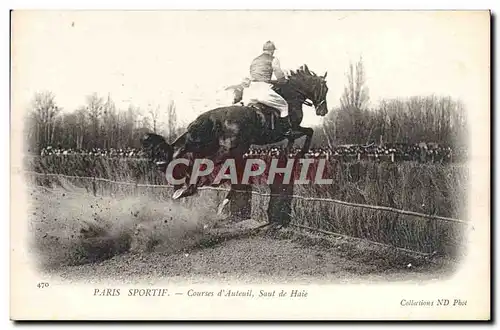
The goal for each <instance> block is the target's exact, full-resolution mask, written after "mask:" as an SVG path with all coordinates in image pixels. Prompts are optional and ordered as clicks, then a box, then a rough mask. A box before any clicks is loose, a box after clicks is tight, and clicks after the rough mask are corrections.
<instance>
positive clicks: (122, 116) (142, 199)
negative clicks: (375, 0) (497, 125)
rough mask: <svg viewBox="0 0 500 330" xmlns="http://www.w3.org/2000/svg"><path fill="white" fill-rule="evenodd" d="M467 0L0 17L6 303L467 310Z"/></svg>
mask: <svg viewBox="0 0 500 330" xmlns="http://www.w3.org/2000/svg"><path fill="white" fill-rule="evenodd" d="M490 20H491V13H490V12H489V11H487V10H478V11H459V10H457V11H451V10H449V11H397V10H394V11H369V10H366V11H344V10H338V11H335V10H309V11H308V10H142V11H133V10H129V11H125V10H123V11H120V10H102V11H101V10H61V11H58V10H13V11H11V24H10V25H11V40H10V57H11V64H10V69H11V77H10V78H11V79H10V86H11V108H10V127H11V133H10V136H11V165H10V166H11V168H10V171H11V173H10V178H11V187H10V189H11V208H12V212H11V219H10V226H11V231H10V257H11V261H10V262H11V263H10V269H11V270H10V273H11V284H10V285H11V293H10V295H11V298H10V301H11V312H10V317H11V319H13V320H68V319H71V320H94V319H99V320H101V319H113V320H234V319H240V320H250V319H251V320H294V319H295V320H298V319H300V320H320V319H322V320H369V319H385V320H388V319H392V320H422V319H427V320H489V319H490V317H491V311H490V280H491V279H490V127H491V123H490V107H491V105H490V97H491V96H490V93H491V92H490V69H491V64H490V24H491V22H490Z"/></svg>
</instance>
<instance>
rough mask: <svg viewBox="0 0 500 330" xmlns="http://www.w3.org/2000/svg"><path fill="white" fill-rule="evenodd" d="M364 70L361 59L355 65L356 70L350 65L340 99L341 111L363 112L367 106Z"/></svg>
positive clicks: (367, 98)
mask: <svg viewBox="0 0 500 330" xmlns="http://www.w3.org/2000/svg"><path fill="white" fill-rule="evenodd" d="M365 83H366V77H365V68H364V65H363V59H362V58H360V59H359V61H358V62H357V63H356V70H354V66H353V64H352V63H351V64H350V65H349V72H348V73H347V85H346V86H345V87H344V93H343V94H342V96H341V98H340V106H341V108H342V109H357V110H364V109H366V106H367V105H368V100H369V97H368V87H367V86H366V85H365Z"/></svg>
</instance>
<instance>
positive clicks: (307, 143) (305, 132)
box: [297, 126, 314, 158]
mask: <svg viewBox="0 0 500 330" xmlns="http://www.w3.org/2000/svg"><path fill="white" fill-rule="evenodd" d="M297 131H298V132H300V133H302V135H305V136H306V140H305V142H304V145H303V146H302V149H300V151H299V153H298V156H299V158H302V157H304V155H305V154H306V153H307V152H308V151H309V148H310V147H311V141H312V136H313V134H314V130H313V129H312V128H310V127H302V126H299V127H298V128H297Z"/></svg>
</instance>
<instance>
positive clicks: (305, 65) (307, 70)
mask: <svg viewBox="0 0 500 330" xmlns="http://www.w3.org/2000/svg"><path fill="white" fill-rule="evenodd" d="M304 71H305V72H306V73H308V74H310V73H311V72H310V71H309V68H308V67H307V64H304Z"/></svg>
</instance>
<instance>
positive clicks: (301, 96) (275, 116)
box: [141, 65, 328, 203]
mask: <svg viewBox="0 0 500 330" xmlns="http://www.w3.org/2000/svg"><path fill="white" fill-rule="evenodd" d="M326 75H327V73H325V74H324V75H323V76H320V75H316V74H315V73H314V72H312V71H310V70H309V68H308V67H307V65H303V66H301V67H300V68H299V69H298V70H295V71H292V72H290V75H289V76H288V77H287V78H286V79H285V80H284V81H272V82H271V84H272V86H273V87H272V88H273V90H274V91H276V92H277V93H278V94H279V95H281V96H282V97H283V98H284V99H285V100H286V101H287V102H288V105H289V116H290V122H291V125H292V134H291V135H290V136H288V137H285V136H284V135H283V132H284V127H283V125H282V123H281V121H280V118H279V113H278V112H277V110H275V109H271V108H269V107H267V106H265V105H262V104H247V105H237V104H233V105H230V106H225V107H219V108H216V109H213V110H209V111H207V112H204V113H202V114H201V115H199V116H198V117H197V118H196V119H195V120H194V121H193V122H192V123H191V124H189V126H188V127H187V130H186V132H185V133H183V134H182V135H181V136H179V137H178V138H177V139H176V140H175V141H174V142H173V143H172V144H168V143H167V142H166V140H165V139H164V138H163V137H162V136H160V135H157V134H153V133H147V134H145V135H144V136H143V138H142V139H141V143H142V145H143V147H145V148H148V149H152V150H155V152H156V154H158V153H159V154H161V155H162V156H163V158H164V160H165V165H167V164H168V163H169V162H171V161H172V160H174V159H178V158H183V157H185V156H186V155H187V154H190V156H191V159H195V158H206V159H210V160H212V161H213V162H214V165H215V166H217V165H218V164H222V163H223V162H224V161H225V160H226V159H227V158H234V159H243V156H244V154H245V153H246V152H247V151H248V150H249V149H250V146H251V145H266V144H272V143H277V142H280V141H283V140H285V139H287V140H288V144H287V147H286V149H287V151H289V150H290V148H291V147H292V146H293V144H294V141H295V140H296V139H298V138H301V137H303V136H305V137H306V139H305V142H304V145H303V147H302V148H301V150H300V152H299V155H298V156H299V157H302V156H303V155H304V154H305V153H306V152H307V151H308V150H309V147H310V144H311V139H312V136H313V133H314V131H313V129H312V128H310V127H302V126H300V124H301V122H302V119H303V111H302V105H304V104H305V105H308V106H314V108H315V109H316V115H318V116H325V115H326V114H327V113H328V108H327V103H326V95H327V92H328V87H327V84H326V80H325V78H326ZM240 97H241V95H239V97H238V98H237V99H235V102H238V101H240V100H239V98H240ZM287 154H288V152H287ZM191 166H192V165H191ZM188 173H191V172H190V171H189V170H188V171H187V172H186V180H185V184H183V185H177V186H176V187H174V188H175V189H176V190H175V192H174V194H173V198H174V199H178V198H182V197H187V196H191V195H193V194H195V193H196V191H197V188H198V187H199V186H202V185H204V184H207V182H204V181H203V180H200V181H199V182H198V183H196V184H191V183H190V182H189V175H188ZM230 194H231V191H230V192H229V194H228V196H227V197H226V199H225V201H224V202H225V203H227V201H228V199H229V195H230Z"/></svg>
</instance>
